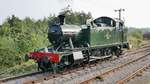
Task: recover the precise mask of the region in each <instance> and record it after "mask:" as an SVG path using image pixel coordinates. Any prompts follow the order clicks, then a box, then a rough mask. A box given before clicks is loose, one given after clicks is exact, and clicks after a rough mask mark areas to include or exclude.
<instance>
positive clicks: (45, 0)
mask: <svg viewBox="0 0 150 84" xmlns="http://www.w3.org/2000/svg"><path fill="white" fill-rule="evenodd" d="M68 4H69V5H70V9H72V10H74V11H84V12H86V13H87V12H91V13H92V16H93V17H94V18H97V17H100V16H109V17H112V18H116V17H118V13H117V12H115V11H114V10H115V9H120V8H123V9H125V11H123V12H122V18H123V19H124V20H125V24H126V26H128V27H138V28H141V27H150V21H149V20H150V10H149V8H150V5H149V4H150V0H0V24H2V23H3V22H4V21H5V19H6V18H7V17H9V16H11V15H12V14H14V15H15V16H17V17H19V18H21V19H24V18H25V17H31V18H33V19H35V20H38V19H42V18H44V17H48V16H49V15H50V14H56V15H58V13H59V12H60V11H61V10H62V9H63V8H65V7H66V6H67V5H68Z"/></svg>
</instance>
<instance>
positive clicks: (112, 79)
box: [92, 55, 150, 84]
mask: <svg viewBox="0 0 150 84" xmlns="http://www.w3.org/2000/svg"><path fill="white" fill-rule="evenodd" d="M146 64H150V55H149V56H147V57H146V58H143V59H142V60H139V61H137V62H134V63H132V64H130V65H129V66H126V67H123V68H122V69H121V70H119V71H117V73H115V74H112V75H109V77H106V78H104V81H100V80H95V81H93V82H92V84H115V83H116V81H118V80H120V79H123V78H124V77H126V76H127V75H128V74H130V73H132V72H133V71H135V70H137V69H139V68H141V67H143V66H144V65H146ZM131 84H136V83H131Z"/></svg>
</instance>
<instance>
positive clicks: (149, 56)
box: [81, 52, 150, 84]
mask: <svg viewBox="0 0 150 84" xmlns="http://www.w3.org/2000/svg"><path fill="white" fill-rule="evenodd" d="M149 61H150V52H148V53H146V54H145V55H143V56H141V57H139V58H137V59H134V60H132V61H129V62H127V63H125V64H121V65H119V66H117V67H115V68H112V69H110V70H108V71H105V72H103V73H100V74H99V75H96V76H94V77H92V78H90V79H87V80H85V81H83V82H81V84H99V83H101V84H124V83H125V82H127V81H129V80H130V79H132V78H133V77H135V76H136V74H139V73H141V72H142V70H145V69H146V68H148V67H150V63H149ZM138 62H139V63H138ZM133 63H134V64H137V65H136V67H134V66H135V65H133ZM142 63H143V64H142ZM137 66H139V69H137V70H135V71H134V68H135V69H136V68H137ZM143 66H144V67H143ZM125 67H126V69H129V70H125ZM131 67H133V70H132V69H131ZM123 69H124V72H123ZM130 70H131V71H130ZM119 71H120V72H119ZM125 71H126V72H125ZM132 71H133V72H132ZM128 72H131V73H128ZM116 74H117V75H116ZM122 74H123V75H122ZM126 74H128V75H127V76H126ZM124 75H125V77H124ZM107 77H108V78H107ZM121 77H124V78H122V79H120V78H121ZM96 78H100V79H101V80H103V79H104V80H103V81H98V82H97V81H96V82H91V81H93V80H95V79H96ZM118 79H119V80H118ZM116 80H118V81H116Z"/></svg>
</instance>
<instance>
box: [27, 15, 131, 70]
mask: <svg viewBox="0 0 150 84" xmlns="http://www.w3.org/2000/svg"><path fill="white" fill-rule="evenodd" d="M58 18H59V23H57V24H53V25H49V29H48V39H49V41H50V42H51V43H52V45H53V47H52V48H45V49H44V50H43V51H39V52H31V53H30V55H29V57H30V58H31V59H35V60H37V63H38V67H39V68H40V69H41V70H43V71H45V70H48V69H49V68H53V67H63V68H64V67H71V66H73V65H76V64H85V63H89V62H91V61H96V60H100V59H104V58H108V57H112V56H113V54H115V55H116V56H119V55H120V54H121V53H122V49H123V48H128V42H127V29H126V28H125V26H124V21H123V20H120V19H112V18H110V17H99V18H96V19H94V20H87V23H86V24H85V25H69V24H65V14H60V15H59V16H58Z"/></svg>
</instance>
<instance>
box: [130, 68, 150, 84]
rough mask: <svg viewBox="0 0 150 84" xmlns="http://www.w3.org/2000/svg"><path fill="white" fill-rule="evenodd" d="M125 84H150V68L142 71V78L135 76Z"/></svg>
mask: <svg viewBox="0 0 150 84" xmlns="http://www.w3.org/2000/svg"><path fill="white" fill-rule="evenodd" d="M127 84H150V68H149V69H148V70H146V71H144V72H143V74H142V76H136V77H135V78H133V79H132V80H130V81H129V82H128V83H127Z"/></svg>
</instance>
